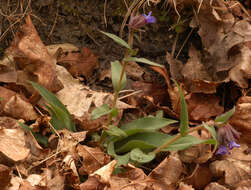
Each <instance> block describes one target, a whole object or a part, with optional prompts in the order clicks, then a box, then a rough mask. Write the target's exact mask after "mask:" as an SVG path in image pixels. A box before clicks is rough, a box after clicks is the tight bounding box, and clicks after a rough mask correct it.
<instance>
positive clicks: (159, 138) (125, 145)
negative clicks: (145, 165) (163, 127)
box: [115, 132, 173, 153]
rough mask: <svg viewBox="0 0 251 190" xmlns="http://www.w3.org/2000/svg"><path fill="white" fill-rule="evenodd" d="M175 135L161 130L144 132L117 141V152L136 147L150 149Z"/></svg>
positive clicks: (127, 150)
mask: <svg viewBox="0 0 251 190" xmlns="http://www.w3.org/2000/svg"><path fill="white" fill-rule="evenodd" d="M172 138H173V137H172V136H170V135H167V134H164V133H160V132H142V133H137V134H134V135H131V136H129V137H127V138H124V139H122V140H119V141H117V142H115V150H116V152H117V153H124V152H129V151H131V150H132V149H134V148H140V149H141V150H145V151H150V150H152V149H154V148H157V147H159V146H161V145H162V144H164V143H165V142H167V141H169V140H171V139H172Z"/></svg>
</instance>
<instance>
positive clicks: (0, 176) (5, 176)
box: [0, 164, 11, 189]
mask: <svg viewBox="0 0 251 190" xmlns="http://www.w3.org/2000/svg"><path fill="white" fill-rule="evenodd" d="M10 179H11V176H10V169H9V168H8V167H7V166H5V165H2V164H0V181H1V183H0V189H5V187H7V186H8V185H9V184H10Z"/></svg>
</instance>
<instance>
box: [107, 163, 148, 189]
mask: <svg viewBox="0 0 251 190" xmlns="http://www.w3.org/2000/svg"><path fill="white" fill-rule="evenodd" d="M125 169H126V172H122V173H120V174H117V175H114V176H112V178H111V181H110V187H109V188H107V189H108V190H116V189H123V190H133V189H137V190H145V189H146V187H147V182H146V181H145V180H146V175H145V173H144V172H143V170H142V169H140V168H136V167H134V166H132V165H130V164H129V165H128V166H125Z"/></svg>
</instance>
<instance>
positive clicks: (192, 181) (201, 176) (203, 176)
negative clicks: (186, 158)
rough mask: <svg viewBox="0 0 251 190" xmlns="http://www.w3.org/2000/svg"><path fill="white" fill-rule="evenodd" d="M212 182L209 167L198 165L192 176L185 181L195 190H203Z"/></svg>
mask: <svg viewBox="0 0 251 190" xmlns="http://www.w3.org/2000/svg"><path fill="white" fill-rule="evenodd" d="M211 180H212V173H211V172H210V170H209V168H208V166H207V165H206V166H203V165H197V166H196V167H195V170H194V171H193V172H192V175H190V176H189V177H187V178H186V179H185V180H184V181H185V182H186V183H187V184H189V185H192V187H194V188H195V189H203V188H205V187H206V185H208V184H209V183H210V182H211Z"/></svg>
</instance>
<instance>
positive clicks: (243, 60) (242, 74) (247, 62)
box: [229, 45, 251, 88]
mask: <svg viewBox="0 0 251 190" xmlns="http://www.w3.org/2000/svg"><path fill="white" fill-rule="evenodd" d="M239 49H240V50H239V51H240V52H239V53H238V54H236V55H234V56H233V57H231V59H230V61H232V62H234V63H236V64H235V65H236V66H234V67H233V68H232V69H231V70H230V72H229V77H230V78H231V80H232V81H234V82H236V83H237V84H238V85H239V86H240V87H241V88H248V79H250V78H251V72H250V70H251V50H250V48H248V47H247V46H245V45H242V46H241V47H239Z"/></svg>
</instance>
